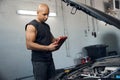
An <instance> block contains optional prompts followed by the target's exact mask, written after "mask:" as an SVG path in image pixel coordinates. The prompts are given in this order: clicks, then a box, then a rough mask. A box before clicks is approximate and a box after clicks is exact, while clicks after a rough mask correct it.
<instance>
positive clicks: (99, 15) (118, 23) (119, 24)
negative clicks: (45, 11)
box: [62, 0, 120, 29]
mask: <svg viewBox="0 0 120 80" xmlns="http://www.w3.org/2000/svg"><path fill="white" fill-rule="evenodd" d="M62 1H64V2H65V3H67V5H70V6H72V7H73V8H76V10H81V11H83V12H85V13H86V14H88V15H90V16H92V17H94V18H96V19H98V20H101V21H104V22H106V23H107V24H110V25H113V26H115V27H116V28H118V29H120V20H119V19H117V18H115V17H113V16H110V15H108V14H106V13H104V12H102V11H100V10H97V9H95V8H93V7H90V6H87V5H85V4H83V3H79V2H76V1H74V0H62Z"/></svg>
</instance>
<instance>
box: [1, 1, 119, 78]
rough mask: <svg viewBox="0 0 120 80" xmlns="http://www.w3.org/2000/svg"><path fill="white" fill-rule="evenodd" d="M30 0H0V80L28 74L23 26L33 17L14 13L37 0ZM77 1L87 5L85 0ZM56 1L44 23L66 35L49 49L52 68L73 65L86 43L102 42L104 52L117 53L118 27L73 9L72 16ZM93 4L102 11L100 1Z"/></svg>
mask: <svg viewBox="0 0 120 80" xmlns="http://www.w3.org/2000/svg"><path fill="white" fill-rule="evenodd" d="M31 1H32V0H30V2H29V3H28V2H19V1H18V0H0V24H1V25H0V36H1V37H0V80H14V79H16V78H19V77H24V76H29V75H32V65H31V61H30V59H31V53H30V51H29V50H27V49H26V46H25V30H24V26H25V24H26V23H27V22H29V21H31V20H32V19H34V18H35V16H22V15H17V14H16V10H17V9H21V8H24V7H25V8H26V9H36V7H37V5H38V2H39V1H36V2H31ZM76 1H77V0H76ZM78 1H80V2H82V3H86V4H87V5H91V4H90V1H88V0H87V1H85V0H78ZM98 3H99V4H98ZM56 4H57V6H56V8H55V9H53V10H56V12H57V16H56V17H49V19H48V21H47V23H48V24H49V25H50V26H51V31H52V33H53V35H54V36H55V37H58V36H61V35H67V36H68V39H67V41H66V42H65V43H64V44H63V45H62V47H61V48H60V50H58V51H55V52H53V57H54V61H55V66H56V69H59V68H65V67H69V66H73V65H76V64H77V62H76V59H77V58H80V57H84V56H86V52H84V51H83V47H85V46H88V45H94V44H103V43H104V44H108V45H109V46H110V47H109V48H108V51H110V50H116V51H117V52H118V53H119V52H120V51H119V47H120V43H119V40H120V37H119V34H120V32H119V30H118V29H116V28H115V27H113V26H111V25H107V26H105V23H104V22H101V21H97V20H96V19H92V17H90V16H88V15H86V14H85V13H83V12H81V11H77V12H76V14H75V15H72V14H70V12H71V9H72V8H71V7H70V6H66V4H65V3H63V2H61V0H57V3H56ZM19 5H22V6H21V7H19ZM98 5H99V6H98ZM35 6H36V7H35ZM53 6H55V5H53ZM94 7H96V8H97V9H100V10H103V8H104V7H103V2H102V0H95V5H94ZM92 20H94V24H93V21H92ZM93 31H96V33H97V37H94V36H92V35H91V33H92V32H93ZM80 55H81V56H80Z"/></svg>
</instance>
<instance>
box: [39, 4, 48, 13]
mask: <svg viewBox="0 0 120 80" xmlns="http://www.w3.org/2000/svg"><path fill="white" fill-rule="evenodd" d="M45 10H47V11H49V7H48V5H47V4H44V3H41V4H39V6H38V8H37V12H40V11H45Z"/></svg>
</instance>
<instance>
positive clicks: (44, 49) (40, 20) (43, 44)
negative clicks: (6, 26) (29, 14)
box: [25, 4, 58, 80]
mask: <svg viewBox="0 0 120 80" xmlns="http://www.w3.org/2000/svg"><path fill="white" fill-rule="evenodd" d="M48 15H49V7H48V5H46V4H40V5H39V6H38V9H37V18H36V19H35V20H32V21H31V22H29V23H28V24H27V25H26V27H25V31H26V46H27V49H29V50H31V51H32V59H31V60H32V65H33V74H34V77H35V79H36V80H49V79H50V78H51V77H52V76H54V75H55V67H54V62H53V58H52V51H55V50H57V49H58V44H57V43H56V40H57V39H55V38H54V37H53V35H52V33H51V32H50V27H49V25H48V24H46V23H45V21H46V20H47V19H48Z"/></svg>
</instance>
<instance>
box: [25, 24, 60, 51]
mask: <svg viewBox="0 0 120 80" xmlns="http://www.w3.org/2000/svg"><path fill="white" fill-rule="evenodd" d="M36 34H37V31H36V29H35V27H34V26H33V25H27V28H26V47H27V49H29V50H39V51H54V50H56V47H57V46H58V45H57V44H55V43H51V44H50V45H48V46H46V45H40V44H38V43H35V39H36ZM53 40H54V38H53Z"/></svg>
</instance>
